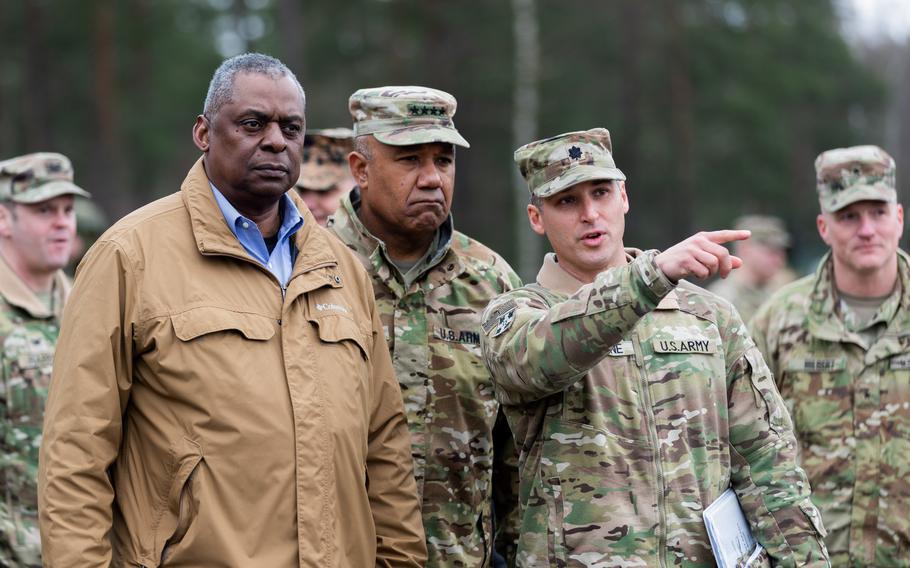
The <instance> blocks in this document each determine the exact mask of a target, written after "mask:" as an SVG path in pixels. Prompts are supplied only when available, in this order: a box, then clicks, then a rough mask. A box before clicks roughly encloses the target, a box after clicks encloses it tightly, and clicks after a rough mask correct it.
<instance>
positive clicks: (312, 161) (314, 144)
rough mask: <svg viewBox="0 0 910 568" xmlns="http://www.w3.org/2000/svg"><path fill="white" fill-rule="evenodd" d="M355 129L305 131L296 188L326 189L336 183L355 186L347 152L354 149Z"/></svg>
mask: <svg viewBox="0 0 910 568" xmlns="http://www.w3.org/2000/svg"><path fill="white" fill-rule="evenodd" d="M353 144H354V132H353V131H351V130H350V129H349V128H325V129H322V130H307V131H306V135H305V136H304V140H303V160H302V161H301V163H300V177H299V178H298V179H297V183H296V184H295V185H294V187H295V188H297V189H298V190H301V189H303V190H310V191H328V190H330V189H333V188H335V187H337V186H338V185H339V184H341V185H347V189H349V188H351V187H353V186H354V183H353V182H354V180H353V179H352V178H351V171H350V170H349V169H348V152H350V151H351V150H353V149H354V147H353Z"/></svg>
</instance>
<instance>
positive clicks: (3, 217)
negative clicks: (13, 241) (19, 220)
mask: <svg viewBox="0 0 910 568" xmlns="http://www.w3.org/2000/svg"><path fill="white" fill-rule="evenodd" d="M10 207H13V205H12V204H10V203H4V204H2V205H0V238H4V239H8V238H10V237H11V236H13V212H12V210H11V209H10Z"/></svg>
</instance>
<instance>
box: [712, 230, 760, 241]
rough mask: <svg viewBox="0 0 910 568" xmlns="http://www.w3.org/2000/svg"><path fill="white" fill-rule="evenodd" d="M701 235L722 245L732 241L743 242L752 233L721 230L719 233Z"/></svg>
mask: <svg viewBox="0 0 910 568" xmlns="http://www.w3.org/2000/svg"><path fill="white" fill-rule="evenodd" d="M702 234H703V235H704V236H705V238H707V239H708V240H709V241H711V242H713V243H718V244H724V243H729V242H732V241H744V240H746V239H748V238H749V237H751V236H752V231H738V230H733V229H722V230H720V231H705V232H704V233H702Z"/></svg>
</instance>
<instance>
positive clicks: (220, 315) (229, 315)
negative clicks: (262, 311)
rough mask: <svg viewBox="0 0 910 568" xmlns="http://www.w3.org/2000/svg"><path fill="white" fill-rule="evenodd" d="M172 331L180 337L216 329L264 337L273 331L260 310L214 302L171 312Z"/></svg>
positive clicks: (272, 326) (262, 338)
mask: <svg viewBox="0 0 910 568" xmlns="http://www.w3.org/2000/svg"><path fill="white" fill-rule="evenodd" d="M171 322H173V325H174V334H175V335H177V338H178V339H180V340H181V341H192V340H193V339H196V338H198V337H202V336H204V335H208V334H210V333H216V332H219V331H236V332H238V333H240V334H241V335H243V336H244V337H245V338H247V339H252V340H256V341H267V340H269V339H271V338H272V336H273V335H275V324H274V320H272V319H270V318H267V317H265V316H261V315H259V314H250V313H244V312H235V311H233V310H226V309H224V308H217V307H213V306H202V307H198V308H192V309H189V310H186V311H185V312H181V313H179V314H174V315H172V316H171Z"/></svg>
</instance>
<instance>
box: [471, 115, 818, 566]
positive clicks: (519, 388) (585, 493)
mask: <svg viewBox="0 0 910 568" xmlns="http://www.w3.org/2000/svg"><path fill="white" fill-rule="evenodd" d="M611 151H612V147H611V142H610V135H609V133H608V132H607V131H606V130H605V129H602V128H597V129H594V130H589V131H586V132H570V133H567V134H562V135H559V136H556V137H553V138H549V139H546V140H540V141H537V142H533V143H531V144H528V145H526V146H523V147H521V148H519V149H518V150H517V151H516V152H515V161H516V162H517V163H518V165H519V167H520V169H521V173H522V175H523V176H524V178H525V180H526V181H527V182H528V186H529V189H530V191H531V204H530V205H528V220H529V221H530V223H531V228H532V229H533V230H534V232H536V233H538V234H541V235H546V236H547V238H548V239H549V241H550V244H551V245H552V247H553V250H554V251H555V254H549V255H547V257H546V259H545V260H544V264H543V267H542V268H541V269H540V272H539V273H538V276H537V282H536V283H535V284H530V285H527V286H525V287H523V288H520V289H518V290H513V291H511V292H508V293H506V294H503V295H502V296H499V297H498V298H496V299H495V300H494V301H493V302H492V303H491V304H490V305H489V306H488V308H487V310H486V312H485V313H484V317H483V334H482V341H481V342H482V345H483V351H484V357H485V361H486V363H487V365H488V366H489V367H490V369H491V371H492V373H493V375H494V384H495V387H496V395H497V398H499V400H500V401H501V403H502V404H503V408H504V409H505V412H506V415H507V417H508V419H509V423H510V426H511V427H512V431H513V433H514V434H515V439H516V443H517V444H518V445H519V447H520V451H521V455H520V458H519V467H520V472H521V506H522V527H521V538H520V540H519V543H518V558H517V559H518V565H519V566H540V565H547V564H548V565H550V566H601V565H604V566H605V565H610V566H616V565H622V566H654V567H658V566H661V567H662V566H679V565H683V566H693V567H694V566H714V565H715V564H714V557H713V555H712V550H711V545H710V543H709V539H708V535H707V532H706V529H705V526H704V524H703V522H702V511H703V510H704V508H705V507H707V506H708V505H710V504H711V503H712V502H713V501H714V500H715V499H716V498H717V497H718V496H719V495H720V494H721V493H723V492H724V491H725V490H726V489H727V488H728V487H732V488H733V489H734V490H735V492H736V494H737V496H738V497H739V501H740V503H741V506H742V509H743V512H744V514H745V516H746V518H747V520H748V521H749V524H750V526H751V529H752V533H753V535H754V536H755V539H756V540H757V541H758V542H759V543H760V544H761V545H762V546H763V547H764V548H765V549H766V554H765V555H763V556H764V557H763V558H761V559H760V564H755V565H764V566H768V565H773V566H827V565H828V560H827V552H826V551H825V547H824V544H823V543H822V541H821V538H822V536H823V531H824V529H823V528H822V525H821V522H820V518H819V514H818V511H817V510H816V509H815V507H814V506H813V505H812V503H811V501H810V499H809V497H810V490H809V484H808V482H807V480H806V476H805V473H804V472H803V471H802V470H801V469H800V468H799V467H797V465H796V440H795V438H794V436H793V432H792V427H791V424H790V418H789V415H788V414H787V412H786V410H785V408H784V405H783V402H782V401H781V399H780V395H779V394H778V392H777V389H776V388H775V386H774V382H773V378H772V376H771V373H770V371H769V370H768V367H767V365H765V363H764V361H763V360H762V358H761V355H760V354H759V352H758V350H757V349H756V348H755V344H754V343H753V342H752V340H751V339H750V337H749V335H748V333H747V332H746V330H745V326H744V325H743V322H742V321H741V320H740V318H739V316H738V315H737V314H736V311H735V310H734V309H733V308H732V306H731V305H730V304H729V303H728V302H726V301H725V300H722V299H720V298H718V297H716V296H714V295H712V294H710V293H708V292H706V291H705V290H703V289H701V288H699V287H697V286H694V285H692V284H690V283H688V282H686V281H685V280H683V278H688V277H696V278H706V277H708V276H710V275H713V274H719V275H720V276H722V277H723V276H726V275H727V274H729V273H730V271H731V270H733V269H735V268H737V267H738V266H739V265H740V260H739V259H738V258H736V257H734V256H731V255H730V254H729V253H728V251H727V249H726V248H725V247H724V246H723V244H724V243H726V242H730V241H736V240H742V239H745V238H748V236H749V233H748V231H714V232H707V233H699V234H697V235H694V236H692V237H689V238H688V239H686V240H684V241H683V242H681V243H679V244H677V245H675V246H673V247H671V248H669V249H667V250H666V251H664V252H658V251H644V252H643V251H640V250H637V249H631V248H625V247H624V245H623V233H624V229H625V214H626V213H627V212H628V210H629V199H628V196H627V194H626V189H625V175H624V174H623V173H622V172H621V171H620V170H619V169H618V168H617V167H616V165H615V163H614V161H613V157H612V153H611ZM750 565H752V564H750Z"/></svg>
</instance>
